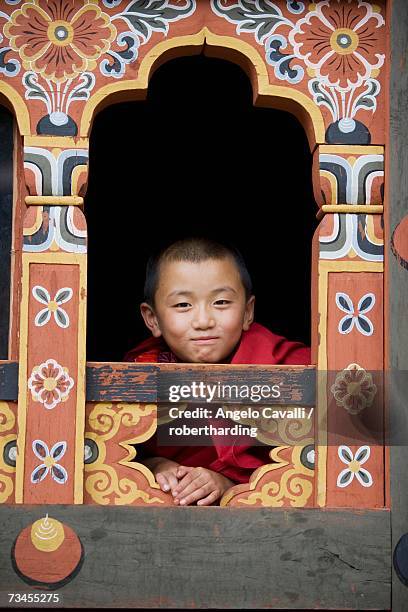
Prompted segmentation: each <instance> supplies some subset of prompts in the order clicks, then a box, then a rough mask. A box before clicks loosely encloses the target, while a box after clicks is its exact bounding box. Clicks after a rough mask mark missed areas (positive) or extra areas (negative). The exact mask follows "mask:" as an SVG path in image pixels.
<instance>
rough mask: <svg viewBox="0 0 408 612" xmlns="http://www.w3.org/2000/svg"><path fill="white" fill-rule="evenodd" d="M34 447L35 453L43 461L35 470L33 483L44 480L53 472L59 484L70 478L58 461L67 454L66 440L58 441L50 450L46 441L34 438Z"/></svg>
mask: <svg viewBox="0 0 408 612" xmlns="http://www.w3.org/2000/svg"><path fill="white" fill-rule="evenodd" d="M32 448H33V452H34V455H35V456H36V457H38V459H40V460H41V462H42V463H41V464H40V465H38V466H37V467H36V468H35V469H34V470H33V472H32V474H31V482H32V483H33V484H38V483H39V482H41V481H42V480H44V478H45V477H46V476H47V474H48V473H51V476H52V478H53V479H54V480H55V482H57V483H58V484H65V483H66V482H67V480H68V474H67V471H66V469H65V468H64V467H62V465H59V464H58V463H57V462H58V461H59V460H60V459H61V458H62V457H63V456H64V455H65V451H66V450H67V443H66V442H64V441H62V442H56V443H55V444H54V446H53V447H52V448H51V450H49V448H48V446H47V444H46V443H45V442H43V441H42V440H34V441H33V444H32Z"/></svg>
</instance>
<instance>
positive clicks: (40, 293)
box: [33, 285, 73, 329]
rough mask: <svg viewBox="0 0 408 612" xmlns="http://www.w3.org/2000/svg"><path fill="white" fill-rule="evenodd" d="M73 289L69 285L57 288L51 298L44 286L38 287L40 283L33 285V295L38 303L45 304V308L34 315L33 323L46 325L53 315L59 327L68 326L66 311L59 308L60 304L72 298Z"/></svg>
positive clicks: (40, 325) (38, 325)
mask: <svg viewBox="0 0 408 612" xmlns="http://www.w3.org/2000/svg"><path fill="white" fill-rule="evenodd" d="M72 295H73V291H72V289H71V288H70V287H63V288H62V289H58V291H57V293H56V294H55V296H54V299H53V300H52V299H51V297H50V294H49V293H48V291H47V289H45V287H40V285H36V286H35V287H33V296H34V297H35V299H36V300H37V302H40V304H45V305H46V308H43V309H42V310H40V312H39V313H38V314H37V315H36V317H35V320H34V324H35V325H36V326H37V327H42V326H43V325H46V324H47V323H48V322H49V320H50V319H51V315H52V314H53V315H54V320H55V322H56V324H57V325H58V326H59V327H62V328H63V329H65V328H67V327H69V316H68V313H67V312H66V311H65V310H64V309H63V308H61V304H65V303H66V302H69V300H70V299H71V298H72Z"/></svg>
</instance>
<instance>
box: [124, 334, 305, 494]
mask: <svg viewBox="0 0 408 612" xmlns="http://www.w3.org/2000/svg"><path fill="white" fill-rule="evenodd" d="M125 361H136V362H144V363H149V362H153V363H158V362H178V361H179V360H178V359H177V357H176V356H175V355H174V354H173V353H172V352H171V351H170V350H169V348H168V347H167V346H166V344H165V343H164V341H163V340H162V338H149V339H147V340H145V341H144V342H142V343H141V344H139V345H138V346H137V347H136V348H134V349H132V350H131V351H129V352H128V353H127V354H126V356H125ZM310 361H311V357H310V349H309V348H308V347H306V346H305V345H304V344H301V343H300V342H291V341H289V340H286V338H283V337H282V336H277V335H276V334H273V333H272V332H271V331H269V330H268V329H266V327H263V326H262V325H259V323H252V325H251V327H250V329H249V330H248V331H244V332H243V333H242V336H241V340H240V343H239V345H238V348H237V349H236V351H235V352H234V354H233V356H232V358H231V359H230V360H229V363H239V364H254V363H257V364H260V365H262V364H263V365H277V364H279V365H295V364H299V365H309V364H310ZM218 423H219V425H220V426H221V421H218ZM215 424H217V421H215ZM269 451H270V448H268V447H266V446H220V445H217V444H214V446H189V447H187V446H158V445H157V444H156V438H155V437H153V438H151V439H150V440H148V441H147V442H145V443H144V445H143V450H142V452H141V457H143V456H146V457H150V456H151V457H166V458H167V459H172V460H173V461H176V462H177V463H179V464H181V465H186V466H191V467H204V468H207V469H209V470H213V471H214V472H220V473H221V474H223V475H224V476H226V477H227V478H229V479H230V480H233V481H234V482H236V483H243V482H248V480H249V477H250V475H251V474H252V472H253V471H254V470H255V469H256V468H258V467H260V466H261V465H265V463H269V462H270V459H269Z"/></svg>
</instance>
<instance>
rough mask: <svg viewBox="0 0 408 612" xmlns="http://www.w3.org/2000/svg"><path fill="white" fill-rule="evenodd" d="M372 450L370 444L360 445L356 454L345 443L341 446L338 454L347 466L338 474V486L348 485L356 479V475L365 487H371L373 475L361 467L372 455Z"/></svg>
mask: <svg viewBox="0 0 408 612" xmlns="http://www.w3.org/2000/svg"><path fill="white" fill-rule="evenodd" d="M370 452H371V451H370V447H369V446H360V448H359V449H357V450H356V452H355V454H353V451H352V450H351V449H350V448H349V447H348V446H345V445H344V444H343V445H342V446H339V448H338V455H339V457H340V460H341V461H342V462H343V463H345V464H346V465H347V467H346V468H345V469H344V470H342V471H341V472H340V474H339V475H338V476H337V486H338V487H341V488H344V487H348V485H349V484H350V483H351V482H352V481H353V480H354V477H356V478H357V480H358V482H359V483H360V484H361V485H362V486H363V487H371V485H372V484H373V479H372V476H371V474H370V472H369V471H368V470H365V469H364V468H362V467H361V466H362V465H363V463H365V462H366V461H367V460H368V458H369V457H370Z"/></svg>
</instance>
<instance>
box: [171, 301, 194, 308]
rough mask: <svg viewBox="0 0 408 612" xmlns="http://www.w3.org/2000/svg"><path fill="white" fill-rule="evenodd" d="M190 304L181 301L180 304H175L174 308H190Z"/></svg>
mask: <svg viewBox="0 0 408 612" xmlns="http://www.w3.org/2000/svg"><path fill="white" fill-rule="evenodd" d="M189 306H190V304H189V303H188V302H179V303H178V304H174V306H173V308H188V307H189Z"/></svg>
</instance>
